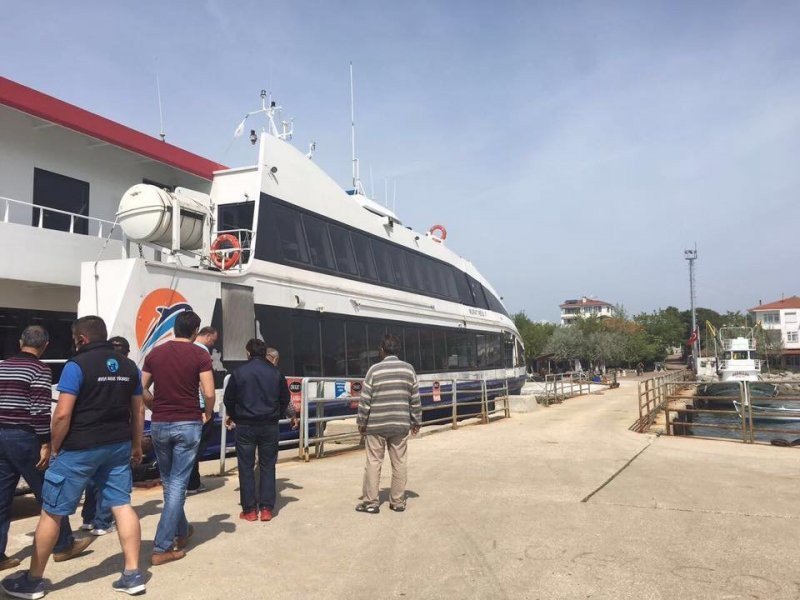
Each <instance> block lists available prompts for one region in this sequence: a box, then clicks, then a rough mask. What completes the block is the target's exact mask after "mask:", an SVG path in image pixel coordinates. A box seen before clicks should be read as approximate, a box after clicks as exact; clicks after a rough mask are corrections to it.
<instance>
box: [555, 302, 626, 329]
mask: <svg viewBox="0 0 800 600" xmlns="http://www.w3.org/2000/svg"><path fill="white" fill-rule="evenodd" d="M559 308H561V324H562V325H569V324H570V323H574V322H575V320H576V319H586V318H588V317H597V318H599V319H604V318H607V317H613V316H614V305H613V304H609V303H608V302H603V301H602V300H597V299H595V298H587V297H586V296H582V297H581V298H580V300H565V301H564V304H562V305H561V306H560V307H559Z"/></svg>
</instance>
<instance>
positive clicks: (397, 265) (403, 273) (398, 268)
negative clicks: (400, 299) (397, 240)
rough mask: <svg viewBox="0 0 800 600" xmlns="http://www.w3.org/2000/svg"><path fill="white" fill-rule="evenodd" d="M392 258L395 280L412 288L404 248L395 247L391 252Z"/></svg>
mask: <svg viewBox="0 0 800 600" xmlns="http://www.w3.org/2000/svg"><path fill="white" fill-rule="evenodd" d="M389 255H390V257H391V260H392V271H393V272H394V280H395V283H397V285H399V286H401V287H404V288H411V287H413V286H412V285H411V278H410V277H409V274H408V266H407V265H406V257H405V252H403V249H402V248H399V247H393V248H392V249H391V251H390V253H389Z"/></svg>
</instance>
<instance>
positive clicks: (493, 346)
mask: <svg viewBox="0 0 800 600" xmlns="http://www.w3.org/2000/svg"><path fill="white" fill-rule="evenodd" d="M487 342H488V343H487V347H486V349H487V352H486V363H487V365H488V366H489V367H492V368H495V369H502V368H503V338H502V336H501V335H500V334H499V333H490V334H489V335H488V337H487Z"/></svg>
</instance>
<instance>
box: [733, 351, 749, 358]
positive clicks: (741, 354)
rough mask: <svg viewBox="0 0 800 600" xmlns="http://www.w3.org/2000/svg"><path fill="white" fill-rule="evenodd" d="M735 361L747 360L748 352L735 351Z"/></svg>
mask: <svg viewBox="0 0 800 600" xmlns="http://www.w3.org/2000/svg"><path fill="white" fill-rule="evenodd" d="M733 360H747V350H734V351H733Z"/></svg>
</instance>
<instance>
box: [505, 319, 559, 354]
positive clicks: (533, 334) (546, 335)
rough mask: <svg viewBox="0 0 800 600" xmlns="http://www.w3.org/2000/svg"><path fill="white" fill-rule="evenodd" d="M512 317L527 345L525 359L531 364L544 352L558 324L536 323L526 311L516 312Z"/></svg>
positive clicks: (523, 341)
mask: <svg viewBox="0 0 800 600" xmlns="http://www.w3.org/2000/svg"><path fill="white" fill-rule="evenodd" d="M511 318H512V320H513V321H514V325H515V326H516V328H517V331H519V335H520V337H521V338H522V343H523V344H524V345H525V361H526V362H527V364H528V365H531V364H532V363H533V361H534V360H535V359H536V357H537V356H541V355H542V354H543V353H544V349H545V347H546V346H547V342H548V340H549V339H550V336H551V335H553V331H554V330H555V328H556V326H555V325H553V324H552V323H534V322H533V321H531V320H530V318H529V317H528V315H526V314H525V312H524V311H521V312H518V313H516V314H515V315H513V316H512V317H511Z"/></svg>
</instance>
